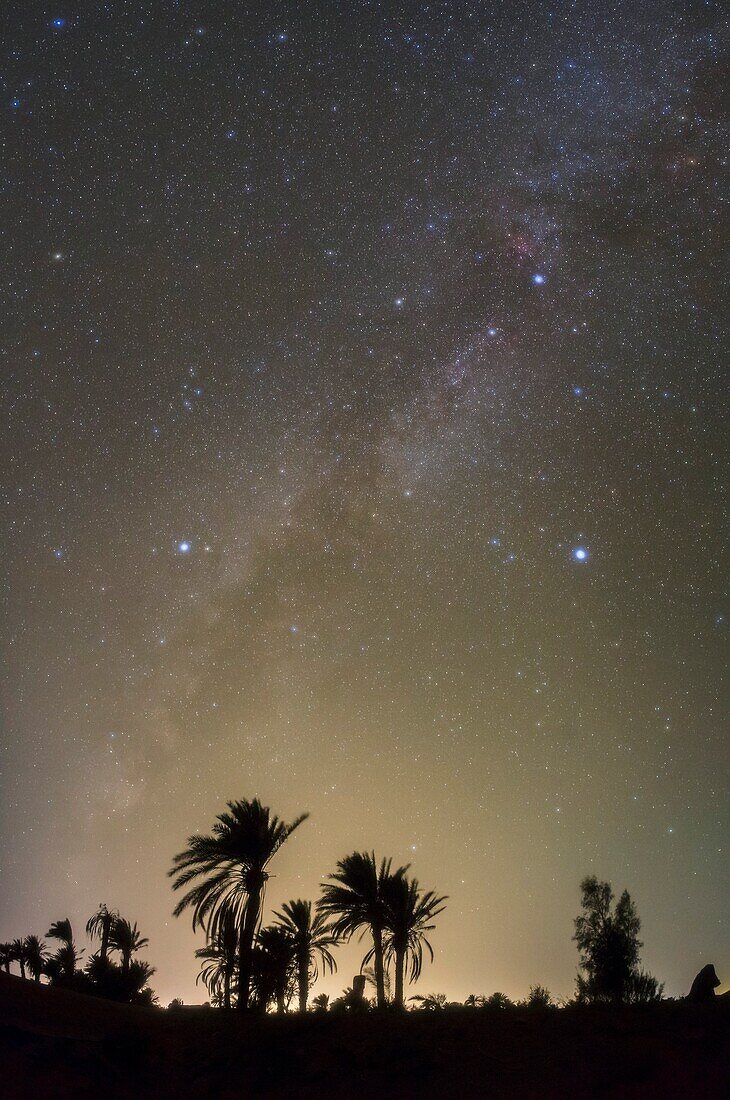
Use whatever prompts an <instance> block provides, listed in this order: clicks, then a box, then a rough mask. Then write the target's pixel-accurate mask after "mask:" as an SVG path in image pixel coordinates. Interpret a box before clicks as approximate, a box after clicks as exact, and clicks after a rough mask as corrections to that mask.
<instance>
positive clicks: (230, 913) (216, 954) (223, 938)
mask: <svg viewBox="0 0 730 1100" xmlns="http://www.w3.org/2000/svg"><path fill="white" fill-rule="evenodd" d="M195 957H196V958H198V959H201V960H202V966H201V969H200V973H199V974H198V977H197V978H196V982H198V981H202V982H203V984H204V985H205V987H206V989H207V990H208V992H209V993H210V996H211V999H212V1000H213V1001H214V1002H215V1003H217V1004H221V1005H222V1006H223V1008H230V1007H231V992H232V987H233V979H234V975H235V972H236V964H237V961H238V914H237V912H236V910H235V909H225V910H224V912H223V913H222V919H221V920H220V921H218V923H217V927H216V929H215V932H214V934H213V936H212V937H210V936H209V939H208V943H207V945H206V946H205V947H200V948H198V950H197V951H196V952H195Z"/></svg>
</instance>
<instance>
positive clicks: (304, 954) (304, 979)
mask: <svg viewBox="0 0 730 1100" xmlns="http://www.w3.org/2000/svg"><path fill="white" fill-rule="evenodd" d="M274 917H275V918H276V926H277V927H279V928H283V929H284V930H285V931H286V932H287V933H288V934H289V935H290V936H291V939H292V943H293V945H294V954H295V958H296V964H297V984H298V986H299V1011H300V1012H306V1011H307V999H308V997H309V985H310V982H316V980H317V978H318V977H319V965H318V964H321V966H322V969H323V970H324V971H329V973H330V974H333V973H334V972H335V970H336V969H337V963H336V962H335V959H334V957H333V955H332V952H331V951H330V948H331V947H334V945H335V944H336V943H337V939H336V937H335V936H334V934H333V932H332V926H331V925H330V924H328V923H327V917H326V916H325V914H324V913H323V912H318V911H317V910H314V911H313V909H312V903H311V901H302V899H301V898H298V899H297V900H296V901H287V902H285V903H284V905H282V907H281V912H280V913H274Z"/></svg>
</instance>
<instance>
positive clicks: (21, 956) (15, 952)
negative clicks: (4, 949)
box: [10, 940, 26, 978]
mask: <svg viewBox="0 0 730 1100" xmlns="http://www.w3.org/2000/svg"><path fill="white" fill-rule="evenodd" d="M10 958H11V959H12V961H13V962H16V963H17V964H18V966H19V967H20V976H21V978H24V977H25V962H26V954H25V940H13V942H12V943H11V944H10Z"/></svg>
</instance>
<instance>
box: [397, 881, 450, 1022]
mask: <svg viewBox="0 0 730 1100" xmlns="http://www.w3.org/2000/svg"><path fill="white" fill-rule="evenodd" d="M406 871H407V868H406V869H405V870H403V873H402V874H401V873H396V874H394V875H391V876H389V877H388V878H387V879H386V880H385V882H384V884H383V896H384V900H385V929H384V936H383V945H384V961H385V963H388V962H390V960H391V959H392V960H393V963H394V971H395V994H394V999H393V1003H394V1004H395V1006H396V1007H397V1008H403V1007H404V975H405V969H406V965H407V966H408V978H409V981H411V982H415V981H418V978H419V977H420V975H421V970H422V968H423V949H424V947H425V948H426V950H427V951H428V953H429V957H430V959H431V962H433V948H432V947H431V944H430V942H429V941H428V939H427V938H426V933H427V932H431V931H433V929H434V928H435V927H436V926H435V924H434V923H433V922H434V921H435V919H436V917H437V916H439V914H441V913H443V911H444V909H445V908H446V901H447V899H446V897H438V896H437V895H436V894H435V893H434V892H433V891H432V890H428V891H426V892H422V891H421V890H420V889H419V886H418V879H415V878H409V877H408V875H407V874H406Z"/></svg>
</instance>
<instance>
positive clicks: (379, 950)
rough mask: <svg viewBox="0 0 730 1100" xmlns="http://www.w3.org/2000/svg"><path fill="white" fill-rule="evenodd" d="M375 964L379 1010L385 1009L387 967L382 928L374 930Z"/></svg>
mask: <svg viewBox="0 0 730 1100" xmlns="http://www.w3.org/2000/svg"><path fill="white" fill-rule="evenodd" d="M373 948H374V952H373V962H374V963H375V990H376V993H377V999H378V1008H385V1003H386V1002H385V967H384V965H383V933H382V930H381V929H380V928H377V927H374V928H373Z"/></svg>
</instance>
